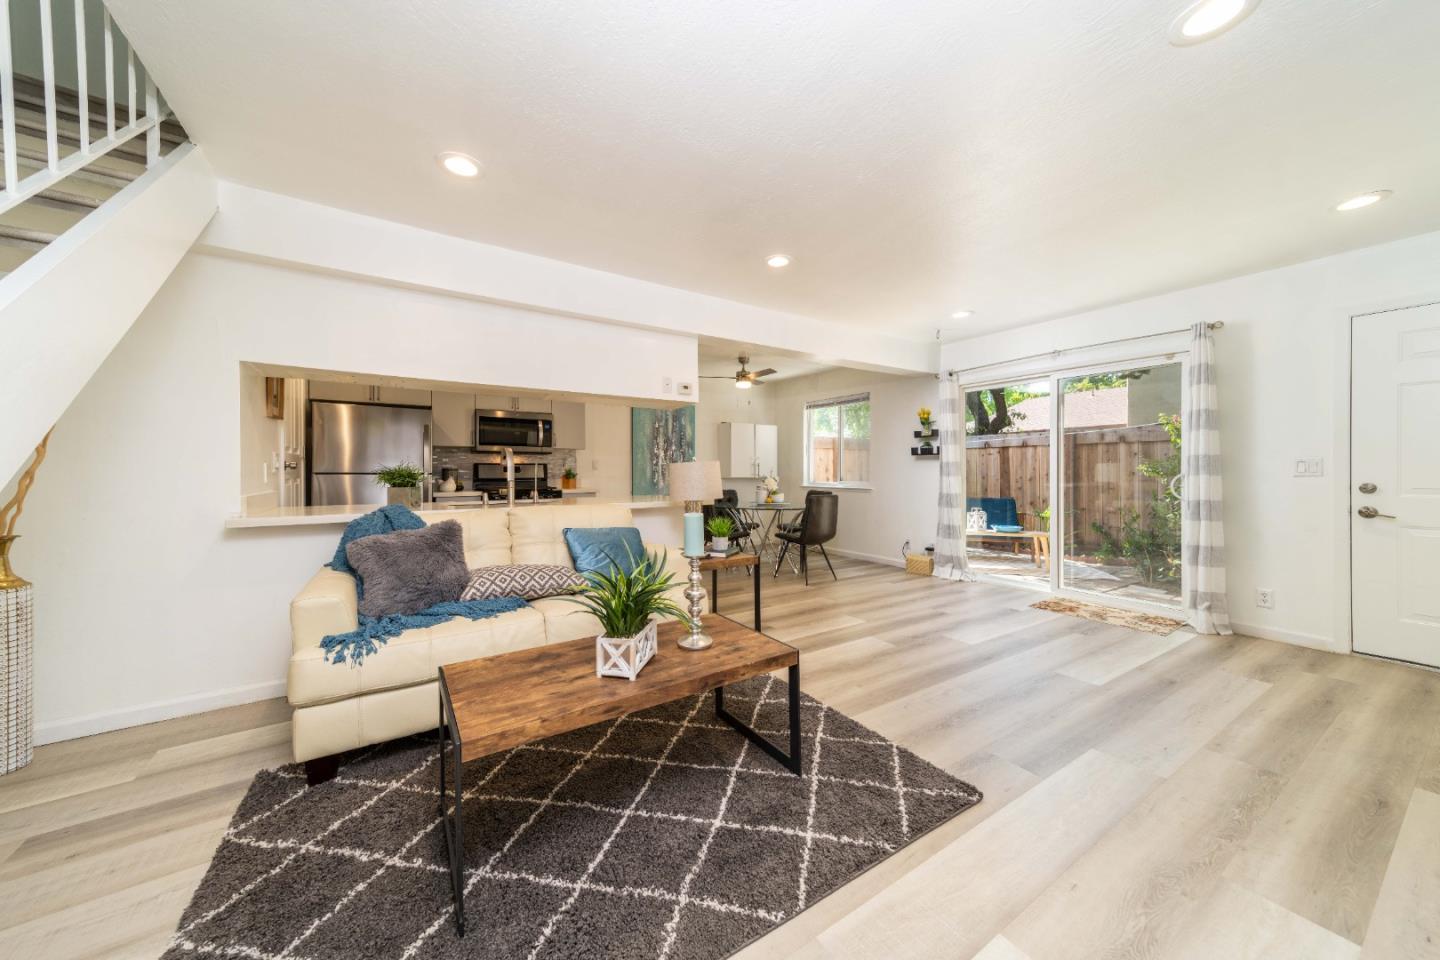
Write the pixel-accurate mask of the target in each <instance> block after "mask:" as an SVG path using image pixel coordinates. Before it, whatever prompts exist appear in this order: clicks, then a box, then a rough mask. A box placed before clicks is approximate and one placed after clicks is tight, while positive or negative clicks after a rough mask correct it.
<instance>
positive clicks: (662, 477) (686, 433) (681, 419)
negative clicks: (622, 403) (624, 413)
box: [630, 405, 695, 497]
mask: <svg viewBox="0 0 1440 960" xmlns="http://www.w3.org/2000/svg"><path fill="white" fill-rule="evenodd" d="M694 459H695V407H694V406H693V405H691V406H685V407H680V408H679V409H676V410H656V409H653V408H651V407H631V408H630V493H631V494H633V495H634V496H637V497H657V496H660V497H663V496H665V495H666V494H667V493H669V492H670V484H669V482H668V481H667V480H666V467H667V466H668V465H669V464H672V463H682V462H684V461H686V460H694Z"/></svg>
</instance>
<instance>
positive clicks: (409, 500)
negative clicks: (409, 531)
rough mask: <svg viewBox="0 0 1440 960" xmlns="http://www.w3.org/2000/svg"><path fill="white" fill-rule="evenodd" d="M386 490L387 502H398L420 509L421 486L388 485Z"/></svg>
mask: <svg viewBox="0 0 1440 960" xmlns="http://www.w3.org/2000/svg"><path fill="white" fill-rule="evenodd" d="M385 491H386V492H385V502H386V503H398V504H400V505H401V506H406V507H409V508H410V509H411V510H419V509H420V488H419V487H386V488H385Z"/></svg>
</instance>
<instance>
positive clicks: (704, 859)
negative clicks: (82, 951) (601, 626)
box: [164, 677, 980, 960]
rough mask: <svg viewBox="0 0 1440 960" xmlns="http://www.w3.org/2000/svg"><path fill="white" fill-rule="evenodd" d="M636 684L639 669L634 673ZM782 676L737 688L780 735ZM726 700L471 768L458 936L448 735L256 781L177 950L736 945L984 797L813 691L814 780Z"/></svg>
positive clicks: (255, 959)
mask: <svg viewBox="0 0 1440 960" xmlns="http://www.w3.org/2000/svg"><path fill="white" fill-rule="evenodd" d="M617 682H620V681H617ZM785 693H786V689H785V684H784V683H783V682H782V681H780V680H777V679H774V678H773V677H757V678H755V679H753V680H747V681H745V682H743V683H739V684H735V685H733V686H730V687H727V688H726V694H725V703H726V707H727V708H728V709H729V710H730V711H731V712H732V713H735V714H736V715H738V716H740V717H741V718H742V719H750V720H752V726H754V727H755V728H756V729H758V730H760V731H761V732H762V733H764V734H765V735H766V736H767V737H770V738H771V739H773V740H774V741H775V742H776V743H777V744H778V745H781V746H784V745H785V744H786V741H785V731H786V722H787V721H786V697H785ZM712 703H713V701H712V699H711V698H710V697H709V696H708V695H704V696H699V697H691V698H687V699H684V700H677V701H675V702H674V703H669V704H665V705H663V706H660V707H656V708H654V709H651V710H646V711H642V712H640V713H634V714H630V715H629V716H626V717H622V718H621V719H619V720H616V721H610V722H606V723H601V724H596V725H595V726H591V727H586V728H584V729H581V730H577V731H574V732H573V733H568V734H564V735H561V736H558V737H553V738H551V739H549V740H543V741H540V742H538V743H535V744H530V745H526V746H523V747H518V748H516V749H514V750H511V751H509V752H506V753H500V754H496V755H494V756H491V757H485V758H481V759H478V760H474V761H471V762H469V763H467V764H466V766H465V790H466V801H465V828H464V829H465V845H466V864H465V871H466V873H465V881H466V887H467V892H466V899H465V905H466V927H467V932H466V935H465V937H464V938H463V939H462V938H460V937H458V936H457V935H456V932H455V923H454V917H453V916H452V905H451V904H452V899H451V894H450V885H449V884H450V874H449V870H448V867H447V865H446V864H447V861H446V857H445V838H444V831H443V828H442V827H441V825H440V819H439V812H438V796H437V777H438V769H437V764H436V757H437V752H436V746H435V742H434V738H433V737H425V738H420V737H416V738H410V739H407V740H402V741H396V742H394V743H390V744H384V745H382V746H379V747H372V748H369V749H367V750H363V751H357V752H356V753H355V754H354V755H352V756H351V757H350V758H349V759H348V762H346V763H345V764H344V766H342V767H341V770H340V774H339V776H338V777H337V778H336V779H335V780H332V781H331V782H329V783H326V784H322V785H320V786H317V787H307V786H306V784H305V777H304V772H303V769H302V768H300V767H299V766H291V767H284V768H281V769H278V770H268V771H263V772H261V773H260V774H259V775H257V776H256V778H255V781H254V783H253V784H252V785H251V787H250V790H249V792H248V793H247V794H246V796H245V799H244V800H243V801H242V802H241V804H240V807H239V809H238V810H237V811H236V814H235V818H234V820H233V821H232V822H231V824H230V827H229V829H228V830H227V831H226V833H225V836H224V839H223V840H222V842H221V844H220V848H219V849H218V850H217V851H216V853H215V857H214V860H213V861H212V862H211V864H210V869H209V870H208V872H207V873H206V875H205V878H204V880H203V881H202V882H201V884H200V888H199V890H198V891H197V892H196V894H195V897H194V899H193V900H192V901H191V903H190V905H189V907H188V908H186V910H185V914H184V916H183V917H182V918H181V921H180V926H179V929H178V931H177V932H176V934H175V938H174V940H173V941H172V943H171V945H170V947H169V949H168V950H167V951H166V953H165V954H164V960H177V958H182V957H192V956H204V955H218V956H232V957H244V958H249V960H281V958H284V960H328V958H346V960H354V958H361V957H363V958H366V960H369V958H390V960H402V958H407V960H408V958H416V960H435V958H459V957H466V958H502V957H503V958H546V960H554V958H598V957H615V958H627V960H628V958H636V960H641V958H644V960H694V958H715V957H726V956H729V955H730V954H732V953H734V952H735V951H736V950H738V949H740V948H741V947H743V946H744V945H745V944H747V943H749V942H750V941H751V940H754V939H755V938H756V937H759V936H761V935H763V934H765V933H767V932H768V931H769V930H771V929H773V928H774V927H776V926H778V925H779V924H781V923H783V922H784V921H785V920H787V919H788V918H790V917H792V916H794V915H795V914H797V913H799V912H800V911H802V910H804V909H805V908H806V907H808V906H810V905H811V904H813V903H815V902H816V901H817V900H819V899H820V898H821V897H824V896H825V895H826V894H828V893H830V892H831V891H833V890H835V889H836V888H837V887H839V886H840V885H842V884H843V883H845V882H846V881H848V880H850V879H851V878H853V877H854V876H855V875H856V874H858V873H860V872H861V871H863V870H866V869H867V868H869V867H871V866H873V865H875V864H876V863H878V862H880V861H881V860H883V859H885V858H886V857H888V856H889V855H890V854H892V853H894V852H895V851H896V850H898V849H900V848H901V847H903V846H905V845H906V844H908V843H910V842H912V841H914V840H915V839H916V838H917V837H919V836H921V835H922V834H924V833H926V832H927V831H929V830H932V829H934V828H935V827H937V826H939V825H940V824H941V823H944V822H945V821H946V820H948V819H950V818H951V817H953V816H955V815H956V814H957V813H960V812H961V811H962V810H965V809H966V808H968V807H970V806H972V805H974V804H975V803H978V802H979V801H980V791H978V790H976V789H975V788H974V787H972V786H970V785H969V784H967V783H964V782H963V781H960V780H957V779H955V778H954V777H952V776H950V775H949V774H947V773H945V772H944V771H942V770H940V769H938V768H936V767H934V766H932V765H930V764H929V763H926V762H925V761H923V760H921V759H920V758H918V757H916V756H915V755H914V754H912V753H910V752H909V751H907V750H904V749H902V748H900V747H898V746H896V745H895V744H894V743H892V742H891V741H889V740H886V739H885V738H883V737H881V736H879V735H878V734H876V733H874V732H873V731H871V730H868V729H866V728H865V727H863V726H861V725H860V724H858V723H856V722H855V721H853V720H851V719H850V718H849V717H846V716H845V715H844V714H841V713H838V712H836V711H835V710H832V709H830V708H829V707H827V706H825V705H824V704H822V703H819V702H818V701H816V700H813V699H811V698H810V697H804V698H803V702H802V709H801V726H802V729H803V731H804V739H803V744H804V766H805V775H804V776H803V777H797V776H795V775H794V774H792V773H790V772H789V771H787V770H786V769H785V768H783V767H782V766H780V765H779V764H778V763H776V762H775V761H774V760H772V759H771V758H770V757H768V756H766V755H765V754H764V753H763V752H762V751H760V750H757V749H755V748H754V747H753V746H752V745H751V744H750V743H749V742H748V741H747V740H746V739H745V738H744V737H742V736H741V735H740V734H739V733H738V732H736V731H735V730H733V729H732V728H730V727H729V726H726V725H725V724H724V723H723V722H722V721H720V720H718V719H717V718H716V717H715V715H714V710H713V706H712Z"/></svg>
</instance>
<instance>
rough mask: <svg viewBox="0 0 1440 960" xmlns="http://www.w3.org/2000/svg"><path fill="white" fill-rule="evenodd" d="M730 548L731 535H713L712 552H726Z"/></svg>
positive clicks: (711, 541)
mask: <svg viewBox="0 0 1440 960" xmlns="http://www.w3.org/2000/svg"><path fill="white" fill-rule="evenodd" d="M729 549H730V538H729V537H711V538H710V551H711V552H712V553H725V552H726V551H728V550H729Z"/></svg>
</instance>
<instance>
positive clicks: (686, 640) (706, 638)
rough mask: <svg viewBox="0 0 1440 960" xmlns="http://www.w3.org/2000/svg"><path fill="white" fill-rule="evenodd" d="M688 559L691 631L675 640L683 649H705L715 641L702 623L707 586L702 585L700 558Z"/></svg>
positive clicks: (686, 591)
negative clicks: (701, 617)
mask: <svg viewBox="0 0 1440 960" xmlns="http://www.w3.org/2000/svg"><path fill="white" fill-rule="evenodd" d="M686 559H688V560H689V561H690V576H689V578H688V579H689V581H690V585H689V586H688V587H686V588H685V599H686V600H689V601H690V632H689V633H687V634H686V635H685V636H683V637H681V638H680V639H679V640H676V641H675V642H676V643H677V644H678V645H679V646H680V648H681V649H682V650H704V649H705V648H706V647H708V646H710V645H711V644H712V643H714V642H715V641H714V640H713V639H711V637H710V635H709V634H708V633H706V632H705V628H704V626H703V625H702V624H701V623H700V615H701V614H702V613H704V611H705V588H704V587H702V586H700V582H701V577H700V558H699V557H687V558H686Z"/></svg>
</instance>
